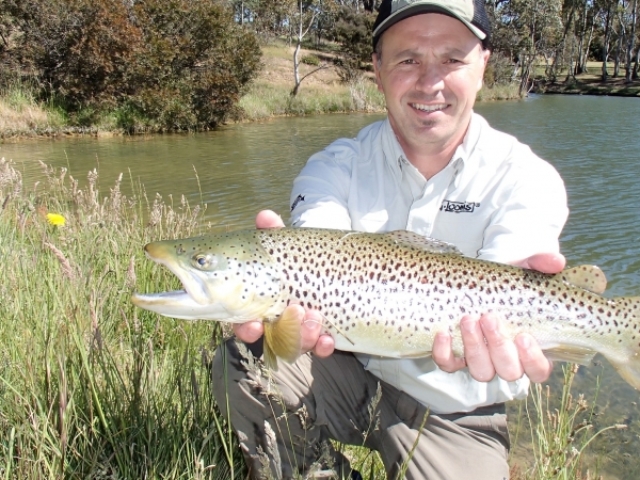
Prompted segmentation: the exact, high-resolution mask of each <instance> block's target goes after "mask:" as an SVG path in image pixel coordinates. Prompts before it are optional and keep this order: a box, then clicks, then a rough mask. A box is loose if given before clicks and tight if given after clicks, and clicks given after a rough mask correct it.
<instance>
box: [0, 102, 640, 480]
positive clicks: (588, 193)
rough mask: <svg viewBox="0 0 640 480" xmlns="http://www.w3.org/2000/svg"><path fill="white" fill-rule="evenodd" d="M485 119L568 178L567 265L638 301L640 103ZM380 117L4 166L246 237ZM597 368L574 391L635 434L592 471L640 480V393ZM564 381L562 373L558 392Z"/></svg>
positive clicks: (503, 113)
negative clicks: (334, 151) (189, 211)
mask: <svg viewBox="0 0 640 480" xmlns="http://www.w3.org/2000/svg"><path fill="white" fill-rule="evenodd" d="M477 111H478V112H479V113H481V114H482V115H484V116H485V117H486V118H487V119H488V120H489V122H490V123H491V124H492V125H493V126H494V127H496V128H499V129H501V130H504V131H507V132H509V133H511V134H513V135H515V136H516V137H518V138H519V139H520V140H521V141H523V142H525V143H527V144H529V145H531V147H532V149H533V150H534V151H535V152H536V153H537V154H539V155H540V156H541V157H543V158H545V159H547V160H549V161H550V162H551V163H552V164H554V165H555V167H556V168H557V169H558V170H559V171H560V173H561V175H562V176H563V178H564V179H565V182H566V185H567V190H568V194H569V205H570V208H571V215H570V219H569V222H568V224H567V226H566V228H565V230H564V232H563V235H562V239H561V242H562V250H563V253H564V254H565V255H566V256H567V258H568V259H569V263H570V264H573V265H577V264H597V265H599V266H600V267H601V268H602V269H603V270H604V272H605V273H606V274H607V277H608V278H609V287H608V290H607V294H606V295H607V296H612V297H614V296H638V295H640V158H639V157H640V134H639V132H638V125H639V124H640V100H638V99H635V98H608V97H586V96H585V97H578V96H575V97H574V96H571V97H569V96H552V95H548V96H533V97H530V98H528V99H526V100H522V101H516V102H495V103H485V104H479V105H477ZM379 118H382V117H381V116H379V115H378V116H375V115H326V116H316V117H307V118H282V119H276V120H272V121H269V122H265V123H259V124H245V125H232V126H226V127H223V128H222V129H220V130H218V131H215V132H209V133H199V134H184V135H165V136H162V135H160V136H149V137H121V138H120V137H118V138H101V139H94V138H73V139H66V140H54V141H51V140H38V141H29V142H18V143H7V144H1V145H0V156H4V157H6V158H11V159H13V160H14V161H15V162H16V163H17V164H18V165H19V166H20V168H21V169H22V171H23V176H24V179H25V183H26V186H27V187H29V186H30V185H32V184H33V183H34V182H36V181H38V180H39V179H40V178H41V169H40V168H39V167H38V164H37V161H38V160H40V161H42V162H45V163H47V164H49V165H53V166H56V167H66V168H68V170H69V173H70V174H71V175H73V176H74V177H76V178H80V179H82V178H85V177H86V174H87V172H88V171H89V170H90V169H93V168H97V169H98V170H99V174H100V179H101V180H100V182H101V184H100V186H101V188H102V189H103V190H104V191H105V192H107V191H108V188H109V187H110V186H111V185H113V182H114V180H115V179H116V178H117V176H118V174H119V173H121V172H122V173H124V177H125V181H124V182H123V190H124V191H125V193H127V192H130V191H132V189H136V188H138V186H139V185H144V189H145V191H146V192H147V194H148V195H149V196H153V195H155V194H156V192H157V193H160V194H161V195H162V196H163V197H164V198H165V199H168V198H169V197H172V198H174V199H175V200H178V199H179V198H180V195H185V196H186V197H187V199H188V200H189V201H190V202H191V203H192V204H196V203H200V202H201V201H202V202H204V203H206V204H207V210H206V219H207V220H208V221H209V222H211V224H213V225H220V226H225V227H231V228H242V227H251V226H252V225H253V219H254V216H255V213H256V212H258V211H259V210H261V209H263V208H270V209H273V210H275V211H277V212H279V213H280V214H281V215H282V216H283V218H285V219H286V218H287V217H288V200H289V189H290V187H291V183H292V181H293V178H294V177H295V176H296V174H297V173H298V171H299V170H300V168H301V167H302V166H303V165H304V163H305V161H306V159H307V158H308V157H309V155H310V154H312V153H313V152H315V151H317V150H319V149H321V148H323V147H324V146H325V145H327V144H328V143H329V142H331V141H332V140H333V139H335V138H338V137H341V136H353V135H355V134H356V132H357V131H358V130H359V129H360V128H362V127H363V126H365V125H366V124H368V123H370V122H372V121H375V120H377V119H379ZM544 194H545V186H544V185H540V195H544ZM600 360H601V359H600ZM597 363H598V365H600V364H602V366H591V367H589V368H581V369H580V371H579V373H578V376H577V379H576V383H575V385H576V392H581V393H585V394H586V396H587V398H593V396H594V390H595V385H596V378H595V376H596V375H600V377H601V387H600V389H599V392H598V398H597V412H598V416H597V417H596V428H602V427H605V426H607V425H611V424H613V423H623V424H626V425H628V427H629V428H628V429H627V430H624V431H615V432H613V433H607V434H606V435H604V436H603V437H602V439H601V440H600V441H598V442H597V443H596V455H595V457H593V458H594V459H595V460H592V461H593V462H595V461H598V462H599V464H600V467H599V468H600V470H599V473H600V474H602V475H603V476H604V478H619V479H630V478H640V458H638V456H637V455H636V449H637V446H638V445H639V444H640V443H639V442H638V440H639V438H640V437H639V435H640V407H639V406H638V403H637V402H638V398H639V395H638V392H636V391H634V390H633V389H632V388H631V387H629V386H628V385H627V384H626V383H625V382H624V381H623V380H621V379H620V377H619V376H618V375H617V373H615V371H614V370H613V369H612V368H611V367H610V366H609V364H608V363H607V362H606V361H602V362H597ZM560 375H561V372H560V369H559V368H556V371H555V372H554V380H553V382H552V385H554V388H555V387H557V385H558V384H559V378H560ZM605 456H609V457H610V458H609V459H607V458H605Z"/></svg>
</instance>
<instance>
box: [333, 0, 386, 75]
mask: <svg viewBox="0 0 640 480" xmlns="http://www.w3.org/2000/svg"><path fill="white" fill-rule="evenodd" d="M375 18H376V16H375V14H374V13H371V12H362V13H358V12H355V11H353V10H352V9H350V8H348V7H342V10H341V12H340V15H339V19H340V20H339V21H338V22H336V25H335V32H334V33H335V37H336V40H337V42H338V43H340V52H341V54H342V55H341V58H339V59H337V60H336V66H337V71H338V75H339V76H340V79H341V80H342V81H343V82H345V83H349V84H353V83H357V82H358V81H359V80H360V78H361V77H362V74H363V72H362V69H363V68H366V66H367V64H368V63H369V62H370V61H371V53H372V51H373V48H372V46H371V43H372V36H371V32H372V30H373V23H374V22H375Z"/></svg>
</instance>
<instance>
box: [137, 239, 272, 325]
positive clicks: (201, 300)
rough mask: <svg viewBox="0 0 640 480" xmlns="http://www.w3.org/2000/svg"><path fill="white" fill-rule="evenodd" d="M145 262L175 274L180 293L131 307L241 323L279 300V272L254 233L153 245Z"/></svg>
mask: <svg viewBox="0 0 640 480" xmlns="http://www.w3.org/2000/svg"><path fill="white" fill-rule="evenodd" d="M144 250H145V253H146V255H147V257H148V258H150V259H151V260H153V261H154V262H156V263H159V264H161V265H164V266H165V267H167V268H168V269H169V270H170V271H171V272H173V274H175V275H176V276H177V277H178V279H179V280H180V282H181V283H182V286H183V288H184V291H177V292H162V293H157V294H134V296H133V298H132V301H133V303H134V304H135V305H137V306H139V307H141V308H145V309H147V310H152V311H155V312H158V313H160V314H162V315H167V316H171V317H175V318H187V319H209V320H226V321H232V322H241V321H245V320H249V319H253V318H261V317H263V316H264V315H265V311H266V310H268V309H269V307H270V306H272V305H273V304H274V302H276V301H277V300H278V299H279V294H280V288H279V285H280V283H279V272H278V270H277V268H276V265H274V264H273V262H272V261H271V258H270V257H269V255H268V254H267V253H266V252H265V250H264V248H263V247H262V244H261V243H260V241H259V238H258V236H257V235H256V234H255V231H246V232H233V233H227V234H219V235H204V236H200V237H192V238H186V239H178V240H162V241H157V242H151V243H149V244H147V245H145V247H144Z"/></svg>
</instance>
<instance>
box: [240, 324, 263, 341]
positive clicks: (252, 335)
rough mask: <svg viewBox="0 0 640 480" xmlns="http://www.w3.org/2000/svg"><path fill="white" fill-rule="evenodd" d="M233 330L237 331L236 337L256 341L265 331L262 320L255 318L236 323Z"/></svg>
mask: <svg viewBox="0 0 640 480" xmlns="http://www.w3.org/2000/svg"><path fill="white" fill-rule="evenodd" d="M233 331H234V332H235V334H236V337H238V338H239V339H240V340H242V341H243V342H245V343H254V342H257V341H258V339H260V337H261V336H262V334H263V333H264V328H263V327H262V322H259V321H258V320H253V321H250V322H245V323H234V324H233Z"/></svg>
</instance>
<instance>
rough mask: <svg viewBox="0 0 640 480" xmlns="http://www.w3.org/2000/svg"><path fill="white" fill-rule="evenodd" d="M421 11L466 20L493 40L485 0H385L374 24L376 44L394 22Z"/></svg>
mask: <svg viewBox="0 0 640 480" xmlns="http://www.w3.org/2000/svg"><path fill="white" fill-rule="evenodd" d="M420 13H442V14H444V15H449V16H450V17H453V18H456V19H458V20H460V21H461V22H462V23H464V24H465V25H466V26H467V28H469V30H471V32H473V34H474V35H475V36H476V37H478V38H479V39H480V40H482V42H483V44H485V45H486V44H487V43H488V41H489V36H490V35H491V24H490V23H489V17H487V12H486V10H485V8H484V0H382V3H381V4H380V8H379V9H378V17H377V18H376V22H375V23H374V24H373V48H375V47H376V44H377V43H378V40H379V39H380V35H382V34H383V33H384V31H385V30H387V29H388V28H389V27H390V26H392V25H394V24H396V23H397V22H399V21H400V20H404V19H405V18H409V17H412V16H413V15H418V14H420Z"/></svg>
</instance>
